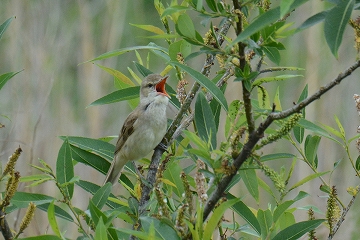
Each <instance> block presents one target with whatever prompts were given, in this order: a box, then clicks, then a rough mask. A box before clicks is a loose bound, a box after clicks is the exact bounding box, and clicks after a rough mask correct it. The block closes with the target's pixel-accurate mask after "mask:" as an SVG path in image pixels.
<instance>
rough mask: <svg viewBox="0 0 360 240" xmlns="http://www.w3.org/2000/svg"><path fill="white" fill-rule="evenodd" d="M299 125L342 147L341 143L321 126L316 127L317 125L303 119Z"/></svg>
mask: <svg viewBox="0 0 360 240" xmlns="http://www.w3.org/2000/svg"><path fill="white" fill-rule="evenodd" d="M298 125H299V126H301V127H303V128H305V129H307V130H310V131H312V132H314V133H315V134H317V135H320V136H323V137H326V138H328V139H331V140H333V141H334V142H337V143H339V144H340V145H342V143H341V142H339V141H338V140H337V139H335V138H334V137H332V136H331V135H330V134H329V133H328V132H327V131H326V130H324V129H323V128H321V127H320V126H318V125H316V124H315V123H312V122H310V121H308V120H306V119H303V118H302V119H300V120H299V122H298Z"/></svg>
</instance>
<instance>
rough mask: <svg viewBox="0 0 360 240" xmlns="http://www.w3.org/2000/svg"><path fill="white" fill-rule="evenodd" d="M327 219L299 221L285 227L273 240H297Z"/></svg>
mask: <svg viewBox="0 0 360 240" xmlns="http://www.w3.org/2000/svg"><path fill="white" fill-rule="evenodd" d="M324 221H325V219H316V220H309V221H304V222H298V223H295V224H293V225H291V226H290V227H287V228H285V229H284V230H282V231H280V232H279V233H278V234H277V235H276V236H275V237H274V238H272V240H283V239H287V240H295V239H299V238H300V237H301V236H303V235H304V234H305V233H307V232H310V231H311V230H314V229H315V228H317V227H318V226H319V225H320V224H321V223H323V222H324Z"/></svg>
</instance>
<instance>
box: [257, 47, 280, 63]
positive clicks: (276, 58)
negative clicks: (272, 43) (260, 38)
mask: <svg viewBox="0 0 360 240" xmlns="http://www.w3.org/2000/svg"><path fill="white" fill-rule="evenodd" d="M261 49H262V50H263V51H264V53H265V54H266V56H267V57H268V58H269V59H270V61H272V62H273V63H275V64H276V65H279V64H280V60H281V56H280V51H279V49H278V48H275V47H268V46H263V47H262V48H261Z"/></svg>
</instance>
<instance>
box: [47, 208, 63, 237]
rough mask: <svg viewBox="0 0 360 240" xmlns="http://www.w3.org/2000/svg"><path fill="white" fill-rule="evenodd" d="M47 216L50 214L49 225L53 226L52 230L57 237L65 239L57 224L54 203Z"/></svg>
mask: <svg viewBox="0 0 360 240" xmlns="http://www.w3.org/2000/svg"><path fill="white" fill-rule="evenodd" d="M47 214H48V220H49V224H50V226H51V229H52V230H53V232H54V233H55V234H56V236H58V237H61V238H63V237H62V235H61V232H60V229H59V226H58V224H57V221H56V218H55V207H54V202H51V203H50V205H49V208H48V211H47Z"/></svg>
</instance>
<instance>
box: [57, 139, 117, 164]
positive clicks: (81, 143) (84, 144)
mask: <svg viewBox="0 0 360 240" xmlns="http://www.w3.org/2000/svg"><path fill="white" fill-rule="evenodd" d="M60 139H62V140H65V139H67V140H68V141H69V143H70V144H71V145H73V146H76V147H78V148H80V149H83V150H86V151H90V152H93V153H96V154H98V155H100V156H101V157H103V158H105V159H107V160H109V161H112V159H113V158H114V150H115V146H114V145H112V144H110V143H108V142H105V141H103V140H99V139H92V138H85V137H74V136H60Z"/></svg>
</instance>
